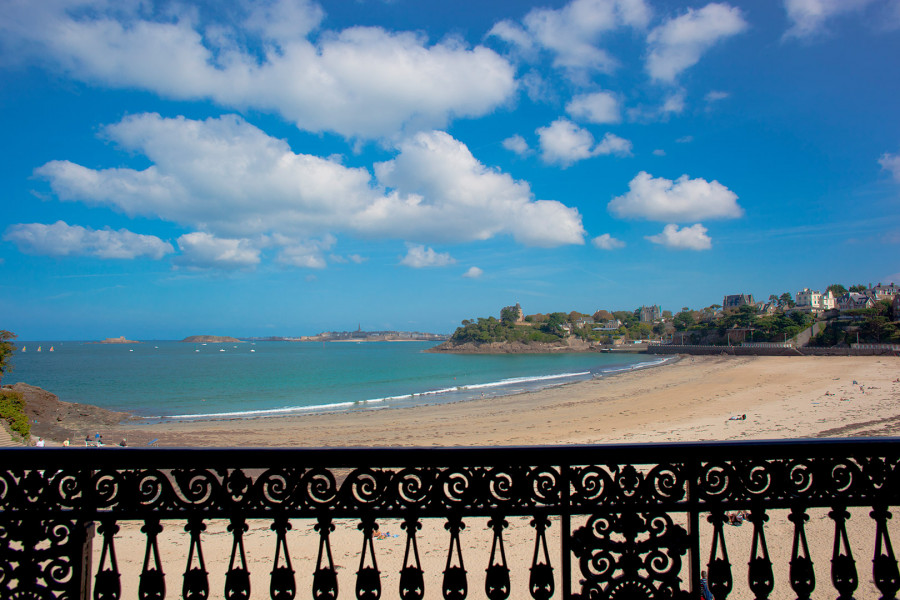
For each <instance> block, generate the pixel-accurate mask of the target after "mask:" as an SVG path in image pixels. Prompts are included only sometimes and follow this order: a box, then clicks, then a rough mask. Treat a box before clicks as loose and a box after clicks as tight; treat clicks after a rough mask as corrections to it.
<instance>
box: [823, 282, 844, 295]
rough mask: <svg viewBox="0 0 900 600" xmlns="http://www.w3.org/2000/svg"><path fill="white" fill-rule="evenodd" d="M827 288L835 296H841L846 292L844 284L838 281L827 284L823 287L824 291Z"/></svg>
mask: <svg viewBox="0 0 900 600" xmlns="http://www.w3.org/2000/svg"><path fill="white" fill-rule="evenodd" d="M828 290H831V293H832V294H833V295H834V296H835V297H838V296H843V295H844V294H846V293H847V288H845V287H844V286H842V285H841V284H840V283H832V284H831V285H829V286H828V287H827V288H825V291H826V292H827V291H828Z"/></svg>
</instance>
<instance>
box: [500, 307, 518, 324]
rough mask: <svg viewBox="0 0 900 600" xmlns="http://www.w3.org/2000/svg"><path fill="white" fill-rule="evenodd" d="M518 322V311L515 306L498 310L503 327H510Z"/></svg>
mask: <svg viewBox="0 0 900 600" xmlns="http://www.w3.org/2000/svg"><path fill="white" fill-rule="evenodd" d="M518 320H519V309H518V308H516V307H515V306H506V307H504V308H502V309H500V321H501V322H502V323H503V324H504V325H512V324H514V323H515V322H516V321H518Z"/></svg>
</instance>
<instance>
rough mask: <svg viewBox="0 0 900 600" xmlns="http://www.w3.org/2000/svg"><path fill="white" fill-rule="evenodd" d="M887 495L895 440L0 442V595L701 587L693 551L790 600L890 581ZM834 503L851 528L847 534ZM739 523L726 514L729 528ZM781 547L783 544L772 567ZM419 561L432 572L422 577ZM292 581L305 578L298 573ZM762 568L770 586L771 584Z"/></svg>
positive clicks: (668, 593) (898, 466)
mask: <svg viewBox="0 0 900 600" xmlns="http://www.w3.org/2000/svg"><path fill="white" fill-rule="evenodd" d="M898 498H900V439H896V438H880V439H865V440H827V441H824V440H818V441H779V442H745V443H734V442H728V443H695V444H649V445H610V446H566V447H524V448H454V449H448V448H441V449H431V448H428V449H328V450H309V449H275V450H266V449H258V450H236V449H227V450H226V449H221V450H220V449H91V448H68V449H50V448H43V449H7V450H0V597H3V598H17V599H18V598H91V597H92V598H95V599H98V600H99V599H104V600H105V599H116V598H120V597H122V598H126V597H129V598H141V599H142V600H156V599H162V598H165V597H177V596H179V595H180V596H181V597H183V598H186V599H190V600H195V599H204V598H207V597H210V596H211V597H214V598H217V597H223V598H228V599H229V600H238V599H246V598H250V597H251V579H253V578H251V572H253V571H255V575H254V577H255V578H256V579H255V580H257V581H258V580H259V574H260V572H262V573H264V574H265V575H266V579H267V585H266V586H265V588H264V589H262V590H260V589H258V586H257V588H256V589H253V590H252V592H253V596H252V597H255V598H262V597H270V598H272V599H274V600H289V599H293V598H295V597H297V596H298V595H299V596H300V597H310V595H311V596H312V597H313V598H315V599H317V600H324V599H334V598H337V597H338V593H339V590H340V592H341V594H343V597H355V598H358V599H377V598H380V597H382V596H383V597H396V598H402V599H419V598H423V597H432V598H445V599H462V598H466V597H472V598H476V597H486V598H489V599H492V600H493V599H503V598H527V597H531V598H536V599H547V598H551V597H561V598H579V599H585V600H586V599H588V598H591V599H595V598H596V599H602V598H609V599H614V598H615V599H621V598H629V599H631V598H635V599H640V598H648V599H649V598H672V599H677V598H699V597H700V595H699V590H700V586H701V570H704V571H707V572H708V586H709V588H710V589H711V591H712V593H713V594H714V596H715V598H717V599H718V600H723V599H724V598H727V597H729V596H730V597H732V598H734V597H755V598H770V597H771V598H789V597H796V598H810V596H811V595H812V594H813V590H815V589H816V587H817V586H818V587H819V589H820V590H821V588H823V587H825V588H829V587H830V588H832V589H833V590H834V591H832V592H829V593H828V594H826V595H825V596H827V597H834V594H835V592H836V593H837V595H838V597H839V598H852V597H857V598H865V597H871V598H875V597H881V598H895V597H896V595H897V592H898V589H900V573H898V563H897V559H896V557H895V555H894V552H893V549H892V546H891V536H890V530H891V527H896V525H894V524H892V523H891V522H890V519H891V516H892V513H891V510H892V508H893V507H895V506H896V505H897V504H898ZM814 513H815V514H816V515H817V517H816V519H815V521H816V522H815V523H814V524H813V523H810V522H809V520H810V515H811V514H814ZM851 513H852V514H853V515H854V516H853V519H855V520H856V521H855V522H859V521H860V519H862V520H864V524H865V527H863V530H867V531H869V532H870V534H867V539H866V540H859V539H855V540H854V541H853V544H851V540H850V537H852V536H850V535H848V519H849V518H850V515H851ZM826 515H827V516H826ZM776 517H777V519H776ZM478 519H481V520H482V521H483V522H486V526H485V527H483V528H482V530H481V531H472V530H471V529H470V531H468V532H466V534H465V535H468V536H470V537H468V538H467V544H469V545H471V543H472V541H473V539H472V537H471V535H479V536H481V537H482V539H481V540H480V542H478V543H479V544H480V545H481V547H482V548H483V549H484V552H482V554H483V555H484V556H488V555H489V556H490V558H489V559H488V561H487V564H482V565H479V566H478V567H477V568H476V569H473V570H467V569H466V567H465V565H466V564H467V563H465V562H464V554H465V553H466V552H467V551H469V546H468V545H467V546H465V548H464V544H463V543H462V541H461V539H462V535H463V534H462V533H461V532H462V531H463V529H464V528H465V527H466V523H467V522H469V523H471V522H473V520H478ZM513 519H519V520H523V519H524V520H525V521H526V522H527V523H528V524H529V525H530V527H528V528H518V529H517V530H516V531H517V532H518V534H519V535H523V534H524V532H525V531H527V532H528V533H527V536H528V539H527V541H526V542H525V543H526V544H527V546H528V548H529V550H528V551H527V552H526V554H527V555H528V557H529V559H530V560H527V559H525V560H520V561H519V563H516V564H511V563H510V562H508V561H507V554H508V553H507V550H506V549H507V548H508V547H509V544H510V541H509V540H508V539H505V538H504V535H505V534H506V535H507V537H508V536H509V535H510V531H511V530H510V528H508V527H507V525H508V523H509V522H510V521H511V520H513ZM744 519H746V520H744ZM257 520H262V521H263V522H265V523H266V524H268V525H269V526H270V529H271V533H270V534H269V536H270V538H269V541H270V542H271V544H270V546H269V547H270V548H272V549H273V550H274V551H273V552H272V554H270V555H269V556H270V557H271V558H267V559H266V561H265V562H264V563H263V564H251V561H249V560H248V559H247V554H246V553H245V546H244V535H245V533H246V531H247V528H248V523H249V522H256V521H257ZM340 520H349V521H350V522H352V523H355V524H356V525H357V528H358V531H357V532H354V534H355V535H356V536H358V537H357V545H356V547H357V548H359V552H358V553H357V554H356V556H355V559H354V561H353V564H349V565H339V564H337V562H336V561H335V559H334V553H333V552H332V543H331V536H332V534H333V531H334V525H335V523H336V522H338V521H340ZM389 520H397V521H398V522H400V523H401V524H402V525H401V527H402V529H401V531H402V534H401V535H402V540H400V542H402V543H400V545H399V546H397V548H403V551H402V554H403V558H402V561H400V559H399V557H397V560H396V561H395V562H396V564H399V565H400V568H399V569H398V573H394V574H393V575H392V577H393V579H395V580H396V581H397V583H396V587H394V588H393V589H388V588H385V587H384V585H383V581H385V580H386V579H387V577H386V574H385V573H384V572H382V571H380V570H379V568H378V560H379V557H378V556H376V554H377V552H376V544H375V543H374V540H376V539H378V536H379V533H378V532H379V526H380V524H383V523H385V522H387V521H389ZM435 520H436V521H438V522H441V523H443V524H444V528H443V529H444V530H443V531H442V532H440V534H439V537H442V539H441V540H440V542H439V543H440V545H441V547H442V548H443V550H441V552H440V556H439V557H438V562H439V565H438V566H437V567H436V569H438V570H439V571H440V572H439V573H426V567H427V565H425V561H423V560H422V557H421V556H420V552H419V548H420V547H421V545H422V544H423V542H424V540H423V539H422V538H421V536H422V530H421V527H422V524H423V523H424V522H432V523H433V522H434V521H435ZM776 520H777V521H778V523H775V521H776ZM742 521H743V523H744V528H743V529H741V530H738V529H731V528H730V527H729V523H730V524H732V525H737V524H739V523H741V522H742ZM212 523H225V524H227V533H224V535H226V536H229V538H228V542H229V544H228V545H229V547H230V549H231V552H230V560H229V561H228V562H227V568H226V569H225V574H224V584H223V585H222V587H221V588H216V589H211V587H210V573H209V568H208V565H207V564H206V563H205V562H204V553H203V545H204V543H205V541H208V540H205V539H204V537H205V536H207V537H208V536H209V534H208V533H207V534H205V533H204V531H205V529H206V526H207V524H212ZM300 524H313V525H314V528H313V530H312V532H311V533H309V534H307V535H306V536H305V537H302V538H299V539H301V542H299V543H302V544H306V545H307V546H309V545H312V546H313V547H312V548H310V547H306V548H304V549H303V550H304V552H302V553H299V552H298V542H297V539H298V538H290V535H289V534H288V532H289V531H290V530H291V529H292V527H293V528H295V529H296V528H297V527H298V526H299V525H300ZM95 525H96V533H95ZM126 526H130V527H131V529H132V530H136V529H138V528H139V529H140V534H139V536H140V538H139V540H140V543H139V544H138V545H139V546H140V548H139V549H138V554H139V555H140V556H142V557H143V560H142V561H139V562H140V569H139V571H140V572H139V573H137V574H135V575H134V576H133V577H131V579H128V577H126V576H124V575H123V574H122V572H121V569H120V565H119V562H118V561H117V542H118V544H119V545H120V546H121V545H122V544H123V543H125V542H123V541H122V538H121V530H120V528H122V527H126ZM814 526H815V527H818V528H819V531H818V533H817V535H818V536H819V537H820V538H821V535H822V531H821V528H823V527H825V528H827V532H826V537H827V539H828V545H829V549H830V550H831V551H830V553H829V554H830V564H822V562H829V561H820V562H819V563H818V564H814V562H813V559H812V555H815V554H816V552H818V551H824V550H823V549H821V548H813V552H812V554H811V551H810V544H809V543H808V536H807V529H808V528H812V527H814ZM182 527H183V530H184V534H182V542H181V544H180V545H179V547H178V548H177V549H178V550H180V552H181V557H182V559H181V560H182V561H183V562H182V564H185V565H186V566H185V567H184V571H183V572H180V571H179V572H175V573H172V572H169V573H165V572H164V571H165V569H164V565H163V562H162V561H161V559H160V534H161V532H162V531H163V530H164V529H167V530H168V531H171V530H172V529H173V528H174V529H178V530H180V529H181V528H182ZM773 528H774V529H778V528H780V530H787V531H788V533H787V534H786V535H784V536H782V537H780V538H779V539H780V540H782V543H784V542H786V541H787V540H790V545H791V550H790V551H789V552H788V551H787V549H786V548H780V549H779V551H778V552H773V553H772V555H770V553H769V544H767V533H769V534H770V537H773V535H772V532H773V530H774V529H773ZM851 529H852V528H851ZM853 531H856V530H855V529H853ZM738 534H740V535H738ZM895 534H896V530H895ZM433 535H434V534H432V536H433ZM895 537H896V535H895ZM92 540H94V541H93V543H92ZM428 541H429V542H430V543H432V544H434V543H435V540H434V539H429V540H428ZM289 542H290V543H289ZM129 543H131V544H134V542H129ZM291 543H293V544H294V545H293V546H291ZM741 544H743V545H744V547H743V548H739V547H738V546H740V545H741ZM854 544H856V545H857V546H858V547H862V548H867V550H866V552H867V553H868V552H871V553H872V554H871V556H873V560H872V563H871V565H870V566H867V565H866V564H865V563H857V562H856V560H857V559H856V558H855V557H854V554H853V545H854ZM746 545H749V546H750V547H749V549H748V548H747V547H746ZM820 545H821V544H820ZM488 548H489V549H490V551H489V554H488V552H487V549H488ZM121 550H122V549H121V548H120V551H121ZM132 550H134V548H132ZM729 550H730V551H731V552H732V555H733V556H736V555H742V556H747V557H749V558H748V560H747V563H746V564H747V566H744V564H745V563H742V562H738V563H737V564H732V563H731V562H730V559H729ZM120 554H121V552H120ZM272 555H274V557H272ZM776 555H777V556H776ZM313 556H314V557H315V558H311V557H313ZM773 556H774V558H773ZM779 556H781V557H788V556H789V561H787V564H784V562H785V561H782V560H781V559H779V558H778V557H779ZM304 557H305V558H304ZM381 558H382V559H384V556H383V555H382V556H381ZM526 561H527V563H528V564H524V563H525V562H526ZM382 564H384V561H382ZM468 564H469V566H470V567H471V561H470V562H469V563H468ZM342 567H344V570H341V571H339V569H340V568H342ZM354 567H356V571H355V572H353V571H352V568H354ZM170 571H171V569H170ZM776 573H786V575H783V576H778V577H776ZM310 575H311V581H310ZM398 575H399V576H398ZM429 580H430V581H437V582H438V583H437V585H432V586H431V587H430V588H429V587H428V585H426V584H427V581H429ZM776 580H778V581H776ZM304 581H305V582H307V583H308V585H309V587H310V588H311V589H301V588H300V583H299V582H304ZM516 582H521V584H520V585H519V587H518V588H516V587H514V585H516ZM776 583H778V585H780V586H782V587H779V588H778V589H777V590H776V589H775V588H776ZM339 584H340V585H339ZM348 587H349V588H350V589H349V590H347V588H348ZM167 590H168V595H167ZM825 596H822V597H825Z"/></svg>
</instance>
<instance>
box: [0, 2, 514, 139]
mask: <svg viewBox="0 0 900 600" xmlns="http://www.w3.org/2000/svg"><path fill="white" fill-rule="evenodd" d="M217 8H219V7H218V6H217ZM322 18H323V12H322V9H321V8H320V7H319V6H318V5H317V4H315V3H313V2H304V1H298V0H274V1H271V2H259V3H250V2H246V3H245V2H241V3H233V4H230V5H225V6H224V7H222V8H221V9H220V10H215V11H212V10H208V9H207V10H204V8H203V7H202V6H196V7H194V8H193V9H191V8H186V7H184V6H180V5H178V4H175V5H173V6H168V4H166V6H165V7H163V6H160V5H157V4H155V3H144V2H128V3H108V2H4V3H2V4H0V39H3V40H4V41H3V42H0V43H2V46H0V48H4V51H3V54H4V55H10V56H14V57H15V58H16V59H17V60H22V59H23V58H22V57H23V56H25V55H33V56H35V57H36V59H37V60H39V61H41V62H42V63H49V64H51V65H55V66H56V67H57V68H59V69H60V70H62V71H65V72H66V73H67V74H69V75H70V76H72V77H74V78H76V79H79V80H81V81H86V82H89V83H92V84H99V85H104V86H108V87H111V88H121V89H131V88H137V89H142V90H149V91H152V92H155V93H158V94H161V95H163V96H165V97H169V98H175V99H184V100H212V101H213V102H216V103H218V104H219V105H221V106H226V107H231V108H234V109H238V110H246V109H255V110H261V111H273V112H276V113H278V114H280V115H281V116H282V117H284V118H285V119H287V120H289V121H291V122H293V123H295V124H296V125H297V127H299V128H301V129H304V130H309V131H332V132H336V133H338V134H341V135H344V136H346V137H354V138H357V137H358V138H381V137H388V136H392V135H394V134H395V133H396V132H397V131H398V130H402V129H404V128H405V127H409V128H412V129H419V128H423V127H427V128H433V127H443V126H444V125H445V124H446V123H447V122H448V121H449V120H450V119H452V118H455V117H477V116H482V115H485V114H487V113H489V112H490V111H492V110H493V109H494V108H496V107H497V106H498V105H500V104H502V103H504V102H506V101H507V100H508V99H509V98H510V97H511V96H512V94H513V93H514V92H515V90H516V82H515V71H514V68H513V66H512V65H511V64H510V63H509V62H508V61H507V60H506V59H504V58H502V57H501V56H500V55H498V54H497V53H496V52H494V51H492V50H490V49H488V48H486V47H484V46H476V47H467V46H466V45H465V44H464V43H463V42H461V41H459V40H458V39H454V40H448V41H442V42H439V43H435V44H430V43H429V42H428V40H427V39H425V38H424V37H423V36H422V35H418V34H414V33H409V32H391V31H386V30H384V29H382V28H378V27H352V28H348V29H344V30H341V31H336V32H326V33H322V34H321V35H319V36H318V37H317V38H316V37H313V32H314V31H315V30H316V29H317V28H318V25H319V23H320V21H321V20H322Z"/></svg>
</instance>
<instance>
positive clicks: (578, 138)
mask: <svg viewBox="0 0 900 600" xmlns="http://www.w3.org/2000/svg"><path fill="white" fill-rule="evenodd" d="M536 133H537V134H538V138H539V140H540V146H541V158H542V159H543V160H544V162H546V163H548V164H559V165H562V166H563V167H568V166H569V165H571V164H572V163H575V162H577V161H579V160H584V159H586V158H591V157H594V156H599V155H607V154H615V155H618V156H628V155H630V154H631V142H630V141H628V140H626V139H624V138H621V137H619V136H617V135H615V134H613V133H607V134H606V135H605V136H604V137H603V139H602V140H600V142H599V143H598V144H594V136H593V135H592V134H591V132H590V131H588V130H587V129H584V128H582V127H579V126H578V125H576V124H575V123H572V122H571V121H569V120H568V119H557V120H556V121H554V122H553V123H551V124H550V125H548V126H546V127H539V128H538V129H537V130H536Z"/></svg>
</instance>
